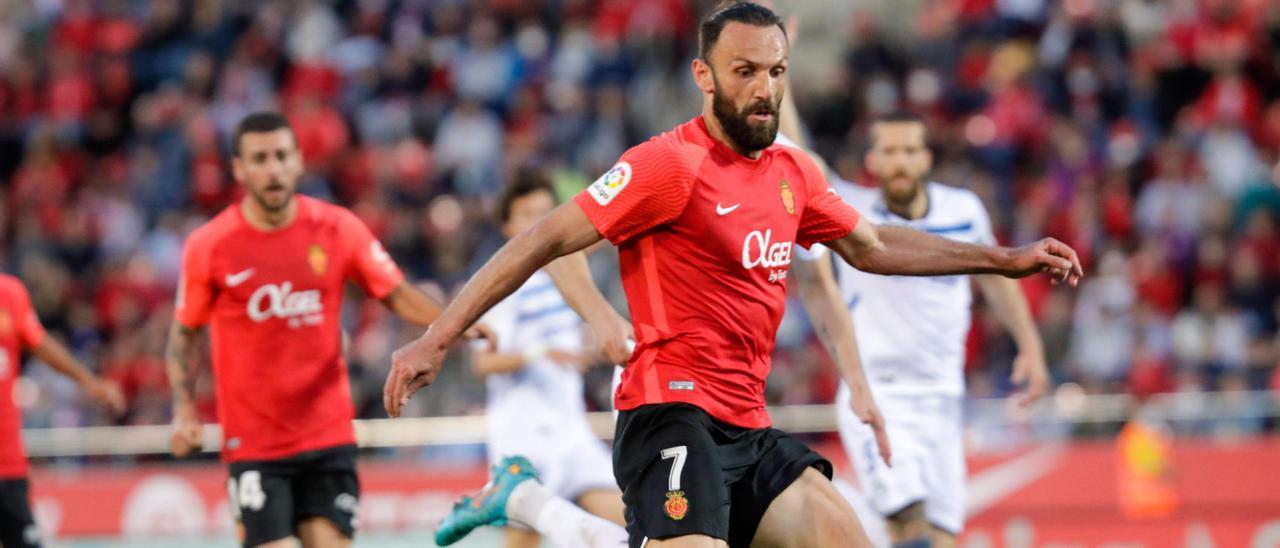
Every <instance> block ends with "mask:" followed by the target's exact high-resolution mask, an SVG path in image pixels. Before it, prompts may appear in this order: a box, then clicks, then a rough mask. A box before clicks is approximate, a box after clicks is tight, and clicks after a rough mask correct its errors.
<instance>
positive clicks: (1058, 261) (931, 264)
mask: <svg viewBox="0 0 1280 548" xmlns="http://www.w3.org/2000/svg"><path fill="white" fill-rule="evenodd" d="M826 245H827V247H830V248H831V249H833V250H834V251H835V252H836V253H838V254H839V255H840V256H841V257H842V258H843V259H844V260H845V261H846V262H848V263H849V264H850V265H852V266H853V267H854V268H857V269H858V270H862V271H865V272H870V273H872V274H888V275H903V276H940V275H948V274H999V275H1002V276H1006V277H1010V278H1021V277H1024V276H1030V275H1032V274H1036V273H1039V272H1047V273H1049V274H1050V275H1052V276H1053V277H1054V280H1055V281H1059V282H1067V283H1069V284H1071V285H1073V286H1074V285H1076V284H1077V283H1079V281H1080V278H1081V277H1082V276H1084V270H1083V268H1081V266H1080V259H1078V258H1077V257H1076V252H1075V250H1073V249H1071V247H1070V246H1068V245H1067V244H1064V243H1062V242H1059V241H1058V240H1055V239H1053V238H1045V239H1043V240H1040V241H1038V242H1036V243H1034V244H1031V245H1026V246H1022V247H1018V248H1008V247H999V246H984V245H977V244H970V243H965V242H958V241H955V240H950V239H947V238H943V237H940V236H934V235H932V234H927V233H924V232H921V231H918V230H913V229H910V228H905V227H900V226H890V225H873V224H871V223H870V222H868V221H867V220H866V219H860V220H859V221H858V225H857V226H856V227H854V230H853V232H851V233H849V234H848V235H847V236H845V237H843V238H837V239H835V240H832V241H830V242H826Z"/></svg>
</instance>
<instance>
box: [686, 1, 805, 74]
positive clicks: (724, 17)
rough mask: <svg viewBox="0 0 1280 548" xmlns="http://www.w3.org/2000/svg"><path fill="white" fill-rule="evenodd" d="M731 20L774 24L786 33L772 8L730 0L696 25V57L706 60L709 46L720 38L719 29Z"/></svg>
mask: <svg viewBox="0 0 1280 548" xmlns="http://www.w3.org/2000/svg"><path fill="white" fill-rule="evenodd" d="M731 22H738V23H745V24H747V25H751V26H755V27H767V26H770V25H776V26H777V27H778V29H779V30H781V31H782V35H783V36H786V34H787V29H786V27H784V26H783V25H782V18H780V17H778V14H776V13H774V12H773V10H771V9H769V8H766V7H764V6H761V5H760V4H753V3H751V2H731V3H729V4H728V5H726V6H724V7H722V8H720V9H718V10H716V11H714V12H712V13H711V15H708V16H707V17H706V18H705V19H703V20H702V23H701V24H700V25H698V57H700V58H702V60H703V61H707V56H708V55H710V54H711V48H712V47H714V46H715V45H716V42H717V41H719V40H720V31H722V30H724V26H725V25H727V24H729V23H731Z"/></svg>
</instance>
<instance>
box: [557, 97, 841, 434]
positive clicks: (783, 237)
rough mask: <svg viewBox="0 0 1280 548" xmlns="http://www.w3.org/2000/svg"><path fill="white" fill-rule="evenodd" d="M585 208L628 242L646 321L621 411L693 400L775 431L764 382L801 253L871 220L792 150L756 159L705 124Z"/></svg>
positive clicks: (654, 152) (630, 166)
mask: <svg viewBox="0 0 1280 548" xmlns="http://www.w3.org/2000/svg"><path fill="white" fill-rule="evenodd" d="M574 201H575V202H577V204H578V205H579V206H580V207H582V210H583V211H585V212H586V214H587V217H588V218H589V219H590V220H591V223H592V224H593V225H595V227H596V229H597V230H598V231H599V232H600V234H601V235H603V236H604V237H605V238H608V239H609V241H611V242H613V243H614V244H615V245H617V246H618V247H619V261H620V262H621V267H622V285H623V289H625V290H626V293H627V301H628V302H629V305H630V308H631V320H632V322H633V323H634V325H635V332H636V350H635V352H634V353H633V354H632V355H631V361H630V362H629V363H628V364H627V368H626V370H625V371H624V372H623V374H622V384H621V386H619V388H618V393H617V394H616V395H615V402H614V404H615V406H616V407H617V408H618V409H624V410H625V409H634V408H636V407H639V406H641V405H645V404H651V403H667V402H686V403H690V404H693V405H696V406H698V407H700V408H702V409H703V410H704V411H706V412H707V413H709V414H710V415H711V416H713V417H715V418H717V419H720V420H722V421H724V422H727V423H730V424H735V425H738V426H742V427H746V428H763V427H765V426H768V425H769V424H770V420H769V415H768V412H767V411H766V410H765V405H764V384H765V378H766V377H767V376H768V375H769V368H770V364H771V357H772V353H773V345H774V336H775V333H776V331H777V329H778V323H779V322H780V321H782V313H783V309H784V308H785V304H786V303H785V300H786V278H787V272H788V269H789V267H790V264H791V248H792V246H793V245H794V244H799V245H802V246H805V247H808V246H809V245H811V244H813V243H816V242H825V241H830V240H834V239H836V238H840V237H843V236H846V235H848V234H849V233H850V232H852V231H853V228H854V226H855V225H856V224H857V222H858V213H857V212H856V211H854V209H853V208H852V207H850V206H848V205H847V204H845V203H844V202H843V201H841V200H840V198H839V197H838V196H836V195H835V193H834V192H830V187H828V186H827V183H826V181H825V180H824V179H823V177H822V173H821V171H820V170H819V169H818V167H817V165H815V164H814V163H813V161H812V160H810V159H809V157H808V156H806V155H805V154H804V153H803V152H801V151H800V150H798V149H795V148H792V147H785V146H782V145H773V146H770V147H769V148H767V149H765V150H764V151H763V152H762V154H761V155H760V158H758V159H756V160H752V159H750V158H746V157H744V156H742V155H739V154H738V153H736V152H734V151H733V150H732V149H731V148H729V147H728V146H727V145H725V144H724V143H721V142H719V141H717V140H716V139H714V138H713V137H711V135H710V134H709V133H707V128H706V125H705V123H704V122H703V119H702V117H698V118H696V119H694V120H692V121H690V122H687V123H685V124H683V125H681V126H679V127H677V128H675V129H674V130H673V131H670V132H668V133H664V134H662V135H660V136H658V137H655V138H653V139H650V140H649V141H648V142H646V143H643V144H641V145H638V146H636V147H634V148H632V149H630V150H628V151H627V152H626V153H624V154H623V155H622V158H621V160H620V161H619V162H618V163H617V164H616V165H614V166H613V169H610V170H609V171H608V172H607V173H605V174H604V175H603V176H601V177H600V179H598V180H597V181H596V182H594V183H592V184H591V186H589V187H588V188H587V189H586V190H584V191H582V193H580V194H578V195H577V196H576V197H575V198H574Z"/></svg>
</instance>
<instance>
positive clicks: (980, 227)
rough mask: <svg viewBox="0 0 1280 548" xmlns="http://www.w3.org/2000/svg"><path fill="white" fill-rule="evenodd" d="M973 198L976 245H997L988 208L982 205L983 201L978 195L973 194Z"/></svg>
mask: <svg viewBox="0 0 1280 548" xmlns="http://www.w3.org/2000/svg"><path fill="white" fill-rule="evenodd" d="M971 197H972V198H973V220H974V224H973V235H974V238H975V240H974V243H979V244H983V245H996V236H995V233H994V232H993V231H992V229H991V215H989V214H987V206H985V205H982V199H981V198H979V197H978V196H977V195H976V194H972V195H971Z"/></svg>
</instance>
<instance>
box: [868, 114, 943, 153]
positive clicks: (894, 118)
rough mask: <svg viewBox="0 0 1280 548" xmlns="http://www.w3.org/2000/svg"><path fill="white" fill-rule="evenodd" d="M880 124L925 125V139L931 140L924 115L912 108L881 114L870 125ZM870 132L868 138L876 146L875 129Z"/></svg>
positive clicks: (873, 126)
mask: <svg viewBox="0 0 1280 548" xmlns="http://www.w3.org/2000/svg"><path fill="white" fill-rule="evenodd" d="M878 124H920V125H921V126H925V131H926V135H925V141H926V142H927V141H928V140H929V137H928V134H927V132H928V126H927V125H926V124H925V123H924V117H923V116H920V115H919V114H917V113H915V112H912V111H910V110H894V111H890V112H887V113H885V114H881V115H879V116H877V117H876V118H875V120H872V121H871V126H869V127H870V128H875V127H876V125H878ZM869 133H870V134H869V135H868V139H869V140H870V144H871V145H872V146H875V144H876V143H875V131H871V132H869Z"/></svg>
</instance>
